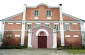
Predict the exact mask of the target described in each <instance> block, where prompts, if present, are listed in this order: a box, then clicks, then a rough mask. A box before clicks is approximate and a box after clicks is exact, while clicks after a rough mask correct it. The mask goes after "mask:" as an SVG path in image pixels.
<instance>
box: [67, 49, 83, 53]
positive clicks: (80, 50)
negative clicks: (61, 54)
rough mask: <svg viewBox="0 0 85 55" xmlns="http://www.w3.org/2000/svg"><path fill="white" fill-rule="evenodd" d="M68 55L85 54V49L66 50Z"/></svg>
mask: <svg viewBox="0 0 85 55" xmlns="http://www.w3.org/2000/svg"><path fill="white" fill-rule="evenodd" d="M66 51H67V52H68V53H74V54H85V49H66Z"/></svg>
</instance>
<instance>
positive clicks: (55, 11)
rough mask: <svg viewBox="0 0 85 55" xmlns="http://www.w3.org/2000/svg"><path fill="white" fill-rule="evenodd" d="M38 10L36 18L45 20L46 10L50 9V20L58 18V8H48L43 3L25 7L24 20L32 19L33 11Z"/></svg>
mask: <svg viewBox="0 0 85 55" xmlns="http://www.w3.org/2000/svg"><path fill="white" fill-rule="evenodd" d="M35 10H38V11H39V16H38V18H39V19H38V20H47V15H46V11H47V10H51V11H52V16H51V17H52V19H51V20H60V19H59V18H60V14H59V8H56V9H55V8H48V7H46V6H44V5H41V6H38V7H37V8H27V10H26V20H34V11H35Z"/></svg>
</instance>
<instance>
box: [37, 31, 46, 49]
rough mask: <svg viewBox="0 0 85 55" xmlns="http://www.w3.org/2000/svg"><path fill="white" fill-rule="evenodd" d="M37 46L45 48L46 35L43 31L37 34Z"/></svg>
mask: <svg viewBox="0 0 85 55" xmlns="http://www.w3.org/2000/svg"><path fill="white" fill-rule="evenodd" d="M38 48H47V36H46V33H45V32H44V31H40V32H39V34H38Z"/></svg>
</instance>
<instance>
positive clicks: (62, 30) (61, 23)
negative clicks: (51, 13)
mask: <svg viewBox="0 0 85 55" xmlns="http://www.w3.org/2000/svg"><path fill="white" fill-rule="evenodd" d="M59 8H60V36H61V46H64V27H63V17H62V4H59Z"/></svg>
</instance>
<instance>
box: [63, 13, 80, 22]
mask: <svg viewBox="0 0 85 55" xmlns="http://www.w3.org/2000/svg"><path fill="white" fill-rule="evenodd" d="M63 15H66V16H69V17H72V18H74V19H76V20H80V21H82V19H80V18H77V17H74V16H72V15H69V14H67V13H64V12H63Z"/></svg>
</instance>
